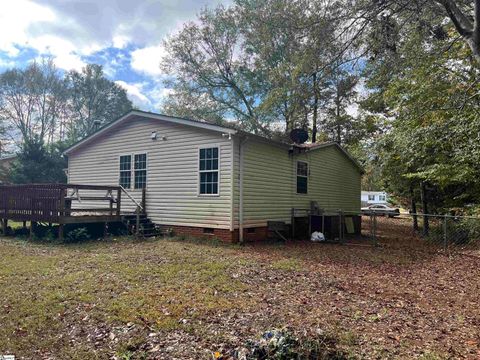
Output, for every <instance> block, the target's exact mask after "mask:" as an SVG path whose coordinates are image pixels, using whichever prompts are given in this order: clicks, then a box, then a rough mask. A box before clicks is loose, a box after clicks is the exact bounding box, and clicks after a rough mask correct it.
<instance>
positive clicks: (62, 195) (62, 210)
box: [58, 189, 67, 241]
mask: <svg viewBox="0 0 480 360" xmlns="http://www.w3.org/2000/svg"><path fill="white" fill-rule="evenodd" d="M66 191H67V189H61V190H60V208H59V212H58V216H59V219H58V222H59V225H58V240H60V241H63V230H64V229H63V223H62V218H63V216H64V215H65V192H66Z"/></svg>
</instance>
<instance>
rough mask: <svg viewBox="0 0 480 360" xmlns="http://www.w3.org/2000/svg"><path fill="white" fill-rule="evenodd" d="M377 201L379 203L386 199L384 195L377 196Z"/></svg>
mask: <svg viewBox="0 0 480 360" xmlns="http://www.w3.org/2000/svg"><path fill="white" fill-rule="evenodd" d="M378 200H379V201H385V200H387V199H386V197H385V195H378Z"/></svg>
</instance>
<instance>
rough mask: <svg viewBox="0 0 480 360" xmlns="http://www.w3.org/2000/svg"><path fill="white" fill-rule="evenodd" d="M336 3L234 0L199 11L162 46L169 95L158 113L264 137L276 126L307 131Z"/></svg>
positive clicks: (315, 105) (322, 78)
mask: <svg viewBox="0 0 480 360" xmlns="http://www.w3.org/2000/svg"><path fill="white" fill-rule="evenodd" d="M335 3H336V2H335V1H333V2H332V1H315V0H298V1H287V0H269V1H265V2H258V1H254V0H237V1H236V2H235V4H234V5H233V6H231V7H229V8H225V7H223V6H220V7H217V8H216V9H214V10H204V11H203V12H202V13H201V14H200V16H199V19H198V21H197V22H191V23H188V24H186V25H185V26H184V28H183V29H182V31H181V32H180V33H179V34H177V35H175V36H173V37H171V38H170V39H169V40H168V41H167V42H166V48H167V50H168V53H169V55H168V57H167V59H166V60H165V62H164V63H163V68H164V69H165V70H166V71H167V72H168V73H169V74H170V75H171V78H170V80H169V81H168V82H167V85H168V86H171V87H172V88H173V90H174V92H173V93H172V94H171V96H170V97H169V99H168V100H167V101H166V103H165V106H164V110H165V111H167V112H169V113H172V114H184V113H185V108H188V111H187V113H188V114H189V115H191V116H194V117H197V118H202V119H205V120H208V119H212V118H213V119H214V120H215V121H220V119H222V118H229V119H232V120H236V121H238V122H239V126H240V127H242V128H244V129H246V130H250V131H253V132H255V133H261V134H264V135H267V136H270V135H271V134H272V129H273V128H275V127H276V126H278V125H281V126H282V127H284V129H286V130H290V129H292V128H294V127H304V128H307V127H309V123H310V121H311V120H312V117H313V118H314V120H313V121H314V122H315V119H317V115H318V111H319V108H320V106H322V104H323V103H324V102H325V101H324V100H323V99H322V97H323V84H324V83H325V81H326V74H328V72H329V69H328V64H327V59H328V57H329V56H330V52H331V49H330V47H331V46H332V44H334V41H333V34H334V29H335V22H334V21H330V20H331V18H330V16H333V13H330V12H329V10H330V9H334V8H335V5H336V4H335ZM327 5H328V6H327ZM327 8H328V10H327ZM332 11H333V10H332ZM319 39H321V41H320V40H319ZM313 128H314V129H316V124H314V126H313ZM312 133H313V134H315V131H312Z"/></svg>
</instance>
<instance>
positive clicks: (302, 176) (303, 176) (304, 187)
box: [297, 161, 308, 194]
mask: <svg viewBox="0 0 480 360" xmlns="http://www.w3.org/2000/svg"><path fill="white" fill-rule="evenodd" d="M307 192H308V163H306V162H304V161H297V194H306V193H307Z"/></svg>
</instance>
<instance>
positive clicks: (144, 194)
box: [142, 186, 147, 214]
mask: <svg viewBox="0 0 480 360" xmlns="http://www.w3.org/2000/svg"><path fill="white" fill-rule="evenodd" d="M142 209H143V213H144V214H146V213H147V189H146V188H145V186H144V187H143V188H142Z"/></svg>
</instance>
